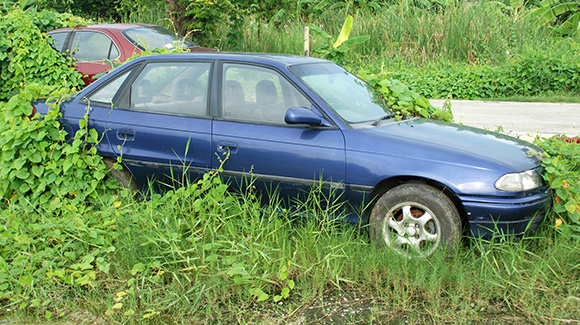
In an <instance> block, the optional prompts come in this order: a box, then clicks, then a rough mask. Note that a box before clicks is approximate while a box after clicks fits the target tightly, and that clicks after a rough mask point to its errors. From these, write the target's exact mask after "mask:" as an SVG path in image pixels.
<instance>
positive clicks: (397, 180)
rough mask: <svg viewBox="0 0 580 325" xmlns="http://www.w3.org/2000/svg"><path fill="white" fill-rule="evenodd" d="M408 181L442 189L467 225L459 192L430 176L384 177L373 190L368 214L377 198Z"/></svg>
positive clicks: (465, 213)
mask: <svg viewBox="0 0 580 325" xmlns="http://www.w3.org/2000/svg"><path fill="white" fill-rule="evenodd" d="M407 183H419V184H426V185H429V186H431V187H434V188H435V189H437V190H439V191H442V192H443V194H445V195H446V196H447V197H448V198H449V199H450V200H451V202H453V204H454V205H455V208H456V209H457V212H459V216H460V218H461V223H462V224H463V226H464V227H465V226H466V222H467V212H466V211H465V208H464V207H463V204H462V203H461V200H459V197H458V196H457V194H455V192H454V191H452V190H451V189H450V188H449V186H447V185H445V184H443V183H440V182H438V181H436V180H433V179H430V178H425V177H420V176H395V177H391V178H388V179H384V180H382V181H381V182H379V183H378V184H377V185H375V187H374V189H373V190H372V192H371V201H370V204H368V205H367V207H368V208H367V210H368V211H367V214H370V210H372V207H373V206H374V205H375V202H376V200H377V199H378V198H380V197H381V195H383V194H384V193H386V192H387V191H389V190H391V189H393V188H395V187H397V186H399V185H403V184H407Z"/></svg>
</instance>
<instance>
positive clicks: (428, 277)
mask: <svg viewBox="0 0 580 325" xmlns="http://www.w3.org/2000/svg"><path fill="white" fill-rule="evenodd" d="M150 197H151V199H150V200H147V201H143V200H141V199H138V198H137V199H135V198H133V197H132V195H130V194H129V192H127V191H122V192H121V193H120V194H119V195H118V196H116V197H112V198H111V199H112V200H114V201H113V202H114V203H113V204H112V205H111V204H110V201H109V199H108V198H104V200H103V202H102V205H98V206H94V207H93V208H92V211H88V210H85V212H84V213H85V216H84V217H83V216H80V215H79V217H78V218H75V219H74V220H72V221H74V222H69V223H66V221H67V220H69V219H67V218H63V219H62V221H63V222H62V223H48V224H44V226H43V228H42V231H37V232H34V233H30V232H29V233H27V237H26V238H28V243H29V244H28V245H29V246H28V247H29V248H26V246H23V245H21V244H14V243H18V238H23V237H18V236H14V235H15V234H17V232H18V231H23V230H24V228H22V226H21V224H18V223H12V224H9V223H7V222H6V221H7V219H6V217H5V215H6V214H3V215H2V218H3V219H2V221H3V222H2V224H3V225H4V226H3V228H2V236H1V238H2V240H3V241H6V240H11V243H7V242H6V244H7V245H3V247H5V253H3V254H2V263H0V267H1V268H2V269H3V272H1V273H0V274H3V275H4V276H3V278H1V279H0V284H1V285H2V288H3V294H4V295H3V296H2V298H1V299H2V300H1V301H2V305H3V312H4V317H9V318H10V319H14V320H17V319H20V320H24V319H27V320H30V318H31V317H32V318H33V319H36V320H37V321H49V320H57V319H58V320H67V319H68V320H71V319H75V317H78V316H79V313H81V312H82V313H84V315H85V317H93V318H96V319H99V320H101V321H114V322H144V321H147V322H165V321H169V320H170V319H171V320H181V321H191V320H192V319H198V320H203V321H200V322H206V321H228V322H229V321H232V322H240V321H241V322H271V321H273V320H274V319H279V318H282V319H284V320H286V321H288V320H291V319H293V320H299V319H302V320H305V321H307V322H308V321H315V320H318V319H332V316H333V315H334V316H335V317H336V316H337V315H339V311H351V309H352V308H355V307H356V308H362V310H363V311H361V312H360V313H356V314H355V316H353V318H351V320H353V321H355V320H376V321H397V320H411V321H413V322H425V321H427V322H441V321H452V322H454V321H455V322H461V321H466V320H471V321H484V320H486V319H495V320H501V319H504V320H505V319H507V318H502V317H512V318H513V317H515V318H516V319H520V320H522V321H539V322H545V321H554V320H559V319H577V318H578V315H577V314H576V313H577V308H578V307H579V306H578V304H577V299H576V298H578V297H579V296H580V273H579V272H578V269H579V267H580V266H579V265H578V262H577V261H578V260H579V258H580V249H579V248H578V247H580V246H579V245H578V244H580V239H579V238H578V237H574V236H572V235H571V234H570V233H569V232H567V230H566V229H567V228H566V225H563V226H560V228H557V229H556V228H555V227H553V226H552V225H550V224H548V223H547V224H545V225H544V226H543V228H541V230H540V231H539V232H538V233H537V234H536V235H535V236H533V237H525V238H523V239H522V240H519V241H501V240H493V241H489V242H488V241H483V240H477V239H472V240H470V241H468V242H467V243H466V244H465V245H464V246H462V247H461V248H460V249H458V250H456V251H455V253H453V254H445V253H442V252H439V253H436V254H434V255H433V256H431V257H429V258H428V259H411V260H409V259H407V258H404V257H402V256H400V255H398V254H396V253H393V252H391V251H389V250H384V249H381V248H379V247H376V246H375V245H372V244H370V243H369V239H368V235H367V233H366V229H365V227H364V226H357V225H352V224H347V223H342V222H336V221H335V220H333V219H329V218H322V219H319V218H297V217H295V216H292V215H290V214H288V213H287V212H284V211H285V210H284V209H283V207H282V206H279V207H278V208H277V206H276V205H275V204H273V207H274V209H264V208H263V207H262V206H261V205H260V204H259V200H258V198H259V197H256V195H255V193H247V194H246V195H239V194H232V193H230V192H228V191H227V185H226V184H224V183H223V182H222V181H221V179H220V177H219V175H217V174H206V176H205V177H204V178H203V179H201V180H199V181H197V182H189V183H187V184H186V185H185V186H183V187H180V188H178V189H174V190H170V191H168V192H166V193H164V194H156V193H152V194H151V195H150ZM313 197H314V198H315V197H319V196H318V195H314V196H311V197H310V200H316V199H313ZM306 205H308V206H321V207H324V204H320V203H316V202H311V203H308V204H306ZM314 211H315V210H313V212H314ZM12 214H13V215H12V216H11V218H12V219H14V218H22V217H23V216H22V215H15V214H18V213H17V212H13V213H12ZM89 216H90V217H91V218H92V219H93V220H102V222H105V223H107V224H108V226H107V227H106V228H105V229H103V228H102V227H101V226H100V225H99V224H98V223H97V224H87V227H88V228H89V229H87V235H88V236H87V237H86V238H87V239H89V240H86V239H84V238H79V237H78V236H75V235H74V232H73V231H76V230H75V229H76V228H73V225H74V224H79V223H80V222H83V220H86V218H87V217H89ZM39 225H40V224H39ZM31 226H32V227H30V228H27V229H34V227H35V225H31ZM27 231H30V230H27ZM93 232H94V233H95V234H97V233H103V234H105V233H106V234H108V235H107V236H97V237H94V238H99V240H101V241H100V242H95V241H90V238H93V237H91V236H92V235H91V233H93ZM58 233H60V234H67V235H65V236H63V235H60V236H57V234H58ZM41 242H44V243H53V244H58V247H59V250H58V251H54V252H52V253H50V252H49V251H46V250H45V251H36V250H34V247H35V246H34V245H31V244H33V243H41ZM73 247H74V248H75V250H74V251H73V250H71V248H73ZM15 249H17V250H25V251H26V252H27V253H28V254H29V256H31V257H40V255H39V254H42V255H43V257H44V258H45V260H47V261H51V260H52V258H53V257H51V256H50V254H55V255H61V256H62V257H60V258H59V259H58V260H60V261H62V262H65V261H70V262H71V263H73V262H74V263H73V264H69V267H68V268H67V269H66V270H65V272H64V273H63V274H62V275H64V276H65V277H64V278H65V279H66V278H67V277H66V276H70V277H71V279H76V280H74V281H68V282H67V281H64V280H60V279H61V277H60V276H58V275H57V274H55V273H54V271H53V272H52V273H51V268H50V265H49V264H45V265H44V266H43V267H39V268H36V269H26V268H21V269H20V271H19V272H18V273H14V268H13V266H14V262H15V260H14V259H11V258H10V256H14V255H13V254H14V252H13V250H15ZM95 249H106V250H107V251H108V252H109V253H108V254H106V255H99V258H93V259H91V258H90V255H91V251H94V250H95ZM83 252H85V253H83ZM73 254H76V256H73ZM55 261H57V260H55ZM77 273H79V274H80V273H83V274H85V275H89V274H90V276H86V277H85V278H84V280H85V281H79V278H75V276H74V275H75V274H77ZM26 279H29V280H26ZM335 299H340V300H335ZM8 309H9V310H10V312H6V311H7V310H8ZM91 319H92V318H91Z"/></svg>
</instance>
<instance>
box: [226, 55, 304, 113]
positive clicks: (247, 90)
mask: <svg viewBox="0 0 580 325" xmlns="http://www.w3.org/2000/svg"><path fill="white" fill-rule="evenodd" d="M295 106H304V107H307V108H310V107H311V104H310V102H309V101H308V99H306V97H304V96H303V95H302V94H301V93H300V92H299V91H298V90H296V88H295V87H294V86H293V85H292V84H290V82H288V81H287V80H286V79H285V78H284V77H283V76H281V75H280V74H279V73H278V72H277V71H274V70H271V69H266V68H262V67H257V66H251V65H241V64H224V70H223V84H222V111H223V116H224V117H225V118H228V119H237V120H246V121H252V122H259V123H271V124H286V123H285V122H284V115H285V114H286V110H288V108H290V107H295Z"/></svg>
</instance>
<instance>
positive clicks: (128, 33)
mask: <svg viewBox="0 0 580 325" xmlns="http://www.w3.org/2000/svg"><path fill="white" fill-rule="evenodd" d="M122 33H123V36H125V38H127V39H128V40H129V41H130V42H131V43H133V44H134V45H135V46H136V47H138V48H139V49H140V50H142V51H144V50H153V49H163V48H165V49H174V48H176V47H180V48H190V47H196V46H198V45H197V44H195V43H194V42H192V41H190V40H188V39H186V38H185V37H183V36H181V35H179V34H177V33H174V32H172V31H170V30H169V29H166V28H163V27H160V26H144V27H135V28H129V29H125V30H123V32H122Z"/></svg>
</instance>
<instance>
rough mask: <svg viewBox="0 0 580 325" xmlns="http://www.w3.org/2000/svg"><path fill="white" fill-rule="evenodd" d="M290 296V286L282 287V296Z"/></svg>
mask: <svg viewBox="0 0 580 325" xmlns="http://www.w3.org/2000/svg"><path fill="white" fill-rule="evenodd" d="M288 297H290V289H289V288H288V287H285V288H284V289H282V298H284V299H286V298H288Z"/></svg>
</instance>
